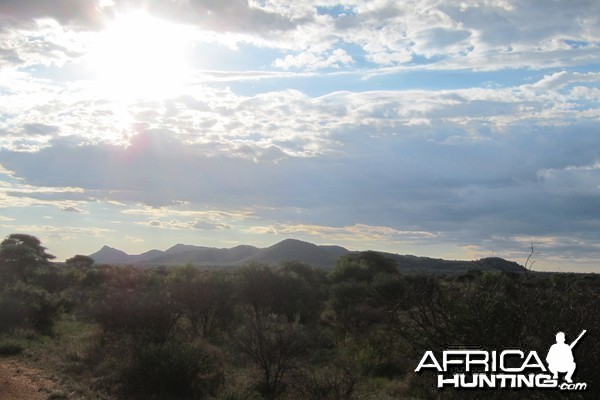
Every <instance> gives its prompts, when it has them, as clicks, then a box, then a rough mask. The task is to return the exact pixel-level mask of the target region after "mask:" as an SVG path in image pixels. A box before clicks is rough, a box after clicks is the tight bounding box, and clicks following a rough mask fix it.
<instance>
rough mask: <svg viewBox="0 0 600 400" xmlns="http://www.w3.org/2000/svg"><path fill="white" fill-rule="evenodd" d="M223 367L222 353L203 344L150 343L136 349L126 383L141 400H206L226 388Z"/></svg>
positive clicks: (125, 376)
mask: <svg viewBox="0 0 600 400" xmlns="http://www.w3.org/2000/svg"><path fill="white" fill-rule="evenodd" d="M222 364H223V363H222V359H221V355H220V352H219V351H218V350H217V349H216V348H213V347H211V346H209V345H207V344H205V343H203V342H196V343H186V342H182V341H177V340H174V339H171V340H169V341H167V342H164V343H153V342H146V343H143V344H138V345H137V346H136V347H135V348H134V349H133V354H132V355H131V358H130V362H129V364H128V365H127V366H126V367H125V368H124V369H123V371H122V378H123V384H124V388H125V391H126V392H128V393H131V394H134V395H135V397H137V398H143V399H172V400H175V399H190V400H192V399H204V398H207V397H208V396H214V395H215V394H216V392H217V391H218V389H219V387H220V386H221V385H222V383H223V365H222Z"/></svg>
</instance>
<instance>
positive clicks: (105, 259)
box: [90, 239, 524, 273]
mask: <svg viewBox="0 0 600 400" xmlns="http://www.w3.org/2000/svg"><path fill="white" fill-rule="evenodd" d="M350 253H353V252H352V251H350V250H348V249H346V248H344V247H341V246H320V245H316V244H313V243H309V242H305V241H301V240H297V239H285V240H283V241H281V242H279V243H276V244H274V245H272V246H269V247H265V248H258V247H255V246H249V245H239V246H235V247H232V248H215V247H203V246H194V245H186V244H177V245H175V246H173V247H171V248H169V249H167V250H165V251H161V250H150V251H147V252H145V253H142V254H136V255H130V254H127V253H125V252H124V251H121V250H118V249H115V248H112V247H109V246H104V247H102V248H101V249H100V250H98V251H97V252H95V253H93V254H90V257H91V258H93V259H94V261H95V262H96V264H112V265H117V264H120V265H140V266H174V265H186V264H192V265H198V266H205V267H228V266H240V265H244V264H248V263H252V262H256V263H263V264H269V265H277V264H281V263H283V262H286V261H298V262H303V263H307V264H311V265H314V266H316V267H321V268H332V267H333V266H334V265H335V262H336V261H337V260H338V259H339V258H340V257H342V256H344V255H347V254H350ZM379 253H381V254H384V255H386V256H388V257H391V258H393V259H394V260H396V262H397V263H398V267H399V270H400V271H402V272H440V273H453V272H464V271H468V270H474V269H475V270H504V271H510V272H523V271H524V268H523V267H522V266H521V265H519V264H517V263H515V262H512V261H507V260H504V259H502V258H497V257H494V258H485V259H481V260H477V261H452V260H443V259H435V258H429V257H418V256H412V255H400V254H392V253H384V252H379Z"/></svg>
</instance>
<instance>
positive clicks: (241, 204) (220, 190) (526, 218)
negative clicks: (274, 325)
mask: <svg viewBox="0 0 600 400" xmlns="http://www.w3.org/2000/svg"><path fill="white" fill-rule="evenodd" d="M599 100H600V2H598V1H596V0H589V1H586V0H529V1H511V0H482V1H475V0H460V1H454V0H443V1H440V0H419V1H382V0H373V1H353V0H342V1H332V0H319V1H311V0H306V1H294V2H290V1H287V0H249V1H245V0H221V1H215V0H169V1H165V0H161V1H158V0H127V1H125V0H113V1H111V0H55V1H51V2H50V1H47V0H0V237H5V236H7V235H9V234H11V233H17V232H18V233H28V234H32V235H35V236H37V237H39V238H40V239H41V240H42V243H43V245H45V246H46V247H47V248H48V251H49V252H50V253H52V254H54V255H56V256H57V259H58V260H64V259H66V258H69V257H71V256H73V255H75V254H91V253H93V252H95V251H97V250H98V249H99V248H100V247H102V246H103V245H109V246H112V247H116V248H119V249H121V250H124V251H126V252H128V253H130V254H137V253H141V252H144V251H147V250H150V249H153V248H156V249H160V250H165V249H167V248H169V247H171V246H173V245H174V244H176V243H185V244H194V245H203V246H214V247H233V246H235V245H238V244H253V245H256V246H259V247H266V246H269V245H272V244H274V243H276V242H278V241H280V240H283V239H285V238H297V239H301V240H306V241H311V242H313V243H317V244H337V245H341V246H345V247H347V248H349V249H353V250H366V249H374V250H381V251H389V252H393V253H399V254H414V255H420V256H429V257H434V258H446V259H464V260H474V259H479V258H482V257H490V256H496V257H503V258H506V259H509V260H514V261H517V262H519V263H524V262H525V260H526V258H527V256H528V255H529V253H530V252H531V249H532V248H533V249H534V251H535V254H534V256H533V258H532V259H534V260H535V261H536V262H535V264H534V266H533V269H535V270H549V271H563V272H565V271H580V272H600V268H599V262H600V241H599V239H600V101H599Z"/></svg>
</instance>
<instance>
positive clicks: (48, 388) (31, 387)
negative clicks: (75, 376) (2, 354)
mask: <svg viewBox="0 0 600 400" xmlns="http://www.w3.org/2000/svg"><path fill="white" fill-rule="evenodd" d="M57 381H58V379H57V378H53V377H51V376H49V375H48V374H47V373H45V372H43V371H41V370H38V369H36V368H33V367H31V366H29V365H27V364H25V363H24V362H23V361H21V360H18V359H16V358H13V357H6V358H0V400H49V399H52V400H53V399H55V400H60V399H67V398H68V396H66V395H64V394H62V392H60V391H59V390H58V382H57Z"/></svg>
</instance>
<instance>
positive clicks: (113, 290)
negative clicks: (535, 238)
mask: <svg viewBox="0 0 600 400" xmlns="http://www.w3.org/2000/svg"><path fill="white" fill-rule="evenodd" d="M51 260H52V256H51V255H50V254H49V253H48V252H47V251H46V249H45V248H44V247H43V245H42V244H41V242H40V241H39V239H37V238H36V237H34V236H31V235H26V234H13V235H9V236H8V237H7V238H6V239H5V240H4V241H3V242H2V243H1V245H0V273H1V279H2V280H1V282H2V285H1V291H0V354H1V357H0V372H1V373H2V374H3V375H2V376H1V377H0V379H3V382H0V387H2V388H4V390H6V391H7V392H6V393H12V394H11V396H9V397H6V398H14V399H18V400H20V399H25V398H28V399H37V398H40V399H157V400H158V399H163V400H166V399H190V400H192V399H231V400H233V399H240V400H241V399H315V400H316V399H332V400H333V399H335V400H341V399H344V400H351V399H438V398H445V399H453V398H457V399H458V398H473V399H478V398H482V397H484V396H485V398H499V399H504V398H528V399H546V398H563V397H566V398H588V396H590V395H592V396H593V392H594V391H595V390H597V389H598V387H597V379H596V378H597V365H598V362H599V360H598V357H599V355H600V350H599V345H598V341H596V340H594V335H595V334H596V333H597V332H598V329H599V323H600V318H599V311H598V310H600V277H599V276H598V275H597V274H574V273H536V272H535V271H532V270H528V269H526V268H524V267H522V269H521V271H519V272H515V271H503V270H501V269H496V268H486V263H487V262H488V261H486V260H485V259H483V260H480V263H481V265H482V268H481V269H476V268H473V269H472V270H468V271H458V272H456V273H434V272H429V273H427V272H421V273H416V272H402V265H399V264H398V262H397V261H395V260H394V259H392V258H391V257H389V256H386V255H384V254H382V253H378V252H374V251H367V252H352V253H350V254H347V255H344V256H342V257H340V258H339V259H338V260H337V261H336V262H335V265H333V266H332V268H329V269H325V268H322V267H314V266H311V265H309V264H306V263H301V262H293V261H289V262H285V263H282V264H280V265H265V264H258V263H254V264H252V263H251V264H247V265H242V266H235V267H230V268H225V267H220V268H209V267H197V266H193V265H181V266H169V267H157V266H153V267H143V266H126V265H96V264H95V263H94V260H93V258H91V257H89V256H83V255H77V256H74V257H71V258H69V259H68V260H67V261H66V262H65V263H60V264H58V263H57V264H53V263H52V262H51ZM557 329H561V330H563V331H565V332H567V333H568V334H569V335H574V334H576V333H578V332H579V331H581V330H582V329H586V330H587V332H588V337H586V338H585V339H582V341H581V343H580V344H578V347H577V348H576V349H575V350H574V352H575V355H576V359H577V371H576V378H577V380H578V381H583V382H587V383H588V385H589V386H588V388H587V390H586V391H584V392H573V393H563V392H560V391H548V390H539V389H538V390H533V389H525V390H511V391H500V390H492V391H489V390H487V391H477V390H475V391H473V390H454V389H448V388H446V389H444V390H443V391H439V390H437V389H436V386H435V377H434V376H433V375H432V374H430V373H428V372H424V373H419V374H416V373H415V372H414V370H415V368H416V366H417V363H418V362H419V359H420V358H421V356H422V354H423V353H424V351H425V350H433V351H438V350H440V351H441V350H443V349H445V348H447V347H448V346H451V347H453V348H474V347H477V348H480V349H487V350H494V349H503V348H522V349H531V350H537V351H538V353H539V354H540V355H542V356H543V357H545V354H546V353H547V349H548V348H549V345H550V344H552V343H553V338H554V333H555V331H556V330H557ZM17 371H18V372H17ZM17 378H19V379H20V381H19V382H17V381H15V379H17ZM10 390H13V391H15V392H9V391H10ZM19 390H21V391H22V390H28V391H29V392H26V393H28V394H24V395H22V394H19V395H17V394H16V391H19ZM0 393H2V392H1V391H0ZM12 396H16V397H12ZM19 396H20V397H19ZM3 398H5V397H3Z"/></svg>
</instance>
